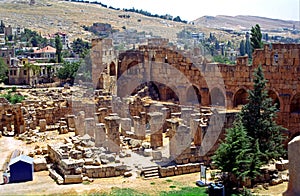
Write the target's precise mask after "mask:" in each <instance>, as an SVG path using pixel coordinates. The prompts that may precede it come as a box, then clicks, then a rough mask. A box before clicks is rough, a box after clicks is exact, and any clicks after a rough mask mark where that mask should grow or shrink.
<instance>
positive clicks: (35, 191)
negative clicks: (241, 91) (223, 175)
mask: <svg viewBox="0 0 300 196" xmlns="http://www.w3.org/2000/svg"><path fill="white" fill-rule="evenodd" d="M50 134H52V135H53V134H54V133H50ZM65 136H67V135H60V136H58V138H57V140H55V141H52V142H58V141H59V140H62V138H63V137H65ZM36 145H40V146H42V145H46V144H45V143H44V144H42V143H34V144H31V145H26V144H25V143H23V142H21V141H19V140H15V139H14V138H13V137H2V138H0V168H2V165H3V163H4V161H5V160H6V158H7V156H8V155H9V154H10V153H11V152H12V151H13V150H14V149H22V150H23V151H24V152H25V153H28V152H29V151H31V150H32V149H34V147H35V146H36ZM207 173H208V174H209V173H210V172H209V171H208V172H207ZM0 175H1V171H0ZM0 179H1V178H0ZM198 179H199V173H193V174H187V175H180V176H174V177H168V178H159V179H150V180H144V179H142V178H141V177H139V176H137V175H133V176H132V177H130V178H124V177H115V178H101V179H95V181H94V182H92V183H90V184H85V183H82V184H71V185H57V184H56V183H55V182H54V181H53V180H52V179H51V178H50V177H49V172H48V171H42V172H35V173H34V180H33V181H31V182H24V183H13V184H5V185H0V195H49V194H72V195H74V194H77V195H83V194H87V193H108V192H110V191H111V190H112V188H113V187H118V188H132V189H135V190H137V191H139V192H142V193H147V194H151V195H158V194H159V193H160V192H161V191H170V190H174V188H171V187H170V186H175V187H176V188H175V189H180V188H181V187H186V186H190V187H195V186H196V185H195V181H196V180H198ZM1 180H2V179H1ZM1 183H2V182H0V184H1ZM286 189H287V183H286V182H285V183H283V184H280V185H278V186H274V187H269V190H259V192H258V193H259V194H260V195H282V193H283V192H284V191H285V190H286ZM257 191H258V190H257ZM257 191H256V192H257Z"/></svg>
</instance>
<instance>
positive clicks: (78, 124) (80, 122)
mask: <svg viewBox="0 0 300 196" xmlns="http://www.w3.org/2000/svg"><path fill="white" fill-rule="evenodd" d="M84 119H85V113H84V111H80V112H79V115H78V116H77V118H75V135H79V136H83V135H84V130H85V125H84Z"/></svg>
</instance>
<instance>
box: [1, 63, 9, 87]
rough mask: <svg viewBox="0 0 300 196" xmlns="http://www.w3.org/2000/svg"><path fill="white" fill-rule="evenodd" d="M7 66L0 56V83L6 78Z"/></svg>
mask: <svg viewBox="0 0 300 196" xmlns="http://www.w3.org/2000/svg"><path fill="white" fill-rule="evenodd" d="M7 72H8V67H7V65H6V64H5V62H4V60H3V59H2V58H1V57H0V83H1V82H4V81H5V80H6V79H7Z"/></svg>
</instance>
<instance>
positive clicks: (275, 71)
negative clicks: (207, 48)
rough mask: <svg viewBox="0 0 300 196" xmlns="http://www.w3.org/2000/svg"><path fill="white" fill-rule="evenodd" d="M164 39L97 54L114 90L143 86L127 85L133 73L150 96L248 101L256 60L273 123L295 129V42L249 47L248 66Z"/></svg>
mask: <svg viewBox="0 0 300 196" xmlns="http://www.w3.org/2000/svg"><path fill="white" fill-rule="evenodd" d="M164 44H165V43H162V44H161V45H151V44H149V45H141V46H139V48H138V49H135V50H131V51H126V52H124V53H121V54H119V55H117V56H114V57H110V58H108V57H106V58H102V59H105V60H103V62H101V63H104V64H105V63H106V64H107V65H108V66H109V69H110V71H109V72H108V73H110V76H111V77H116V78H117V79H116V80H117V81H118V85H117V86H116V94H117V95H118V96H120V97H122V96H125V94H122V93H123V92H128V91H130V92H131V94H133V93H137V92H138V91H139V90H141V89H142V87H143V88H144V87H145V85H144V86H140V87H139V88H134V89H135V90H130V89H129V90H128V88H129V86H128V85H127V86H126V84H127V83H130V82H131V80H133V78H138V79H139V80H145V81H144V82H143V83H144V84H146V86H148V89H149V90H150V91H152V92H155V93H154V94H152V96H153V95H155V96H154V98H155V99H160V100H164V101H167V100H177V101H179V103H180V104H194V103H200V104H201V106H223V107H224V108H226V109H240V107H241V105H243V104H245V103H247V96H248V93H247V90H249V89H251V88H252V86H253V79H252V77H253V76H252V74H253V71H254V69H255V68H257V66H258V65H259V64H261V65H262V67H263V70H264V74H265V78H266V79H267V80H268V84H267V85H268V89H270V90H269V92H268V94H269V96H270V97H271V98H272V99H273V103H276V105H277V107H278V116H277V121H278V123H279V124H281V125H283V126H284V127H286V128H287V129H288V131H289V133H290V135H293V134H294V133H296V132H298V131H299V130H300V82H299V81H298V77H299V75H300V71H299V70H300V45H299V44H273V45H272V47H270V46H269V45H265V46H264V48H263V49H261V50H255V51H254V53H253V64H252V65H251V66H249V65H248V59H247V57H238V59H237V63H236V65H235V66H232V65H224V64H215V63H206V62H205V61H203V57H202V56H201V55H200V54H198V53H197V52H194V53H191V52H187V53H184V52H182V51H180V52H179V51H175V50H173V49H171V48H169V47H168V46H167V45H166V44H165V45H164ZM106 48H107V46H106ZM111 48H112V47H111ZM275 54H276V55H275ZM275 56H276V57H278V58H276V60H275ZM107 59H108V60H107ZM166 59H167V60H166ZM97 70H98V69H95V70H94V69H93V81H94V85H96V86H97V83H98V82H99V79H98V78H99V75H101V74H100V73H99V71H98V72H97ZM115 73H117V74H116V76H115ZM125 74H126V76H125ZM94 76H95V77H94ZM182 76H184V77H182ZM119 80H120V81H119ZM98 86H99V85H98ZM137 86H139V85H137Z"/></svg>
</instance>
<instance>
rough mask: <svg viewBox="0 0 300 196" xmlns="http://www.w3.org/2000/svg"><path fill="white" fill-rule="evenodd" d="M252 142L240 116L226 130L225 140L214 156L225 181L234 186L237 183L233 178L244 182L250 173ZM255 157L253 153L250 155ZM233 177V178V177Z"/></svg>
mask: <svg viewBox="0 0 300 196" xmlns="http://www.w3.org/2000/svg"><path fill="white" fill-rule="evenodd" d="M250 147H251V144H250V140H249V138H248V136H247V133H246V129H245V128H244V126H243V124H242V121H241V119H240V117H239V116H238V118H237V119H236V120H235V122H234V125H233V127H232V128H229V129H227V130H226V137H225V140H224V141H223V142H222V143H221V144H220V146H219V148H218V149H217V151H216V152H215V155H214V156H213V157H212V159H213V161H214V164H215V165H216V166H217V167H218V168H219V169H221V170H222V172H223V173H224V175H223V176H224V177H225V179H224V180H225V181H224V183H225V184H226V185H227V186H229V187H232V186H233V185H235V186H236V185H237V186H239V185H238V184H235V183H233V182H232V180H231V179H237V182H242V181H243V180H244V179H245V177H247V175H248V174H250V171H249V170H250V166H251V162H250V160H249V155H250V154H251V149H250ZM250 156H251V157H253V156H252V155H250ZM232 177H233V178H232Z"/></svg>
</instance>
